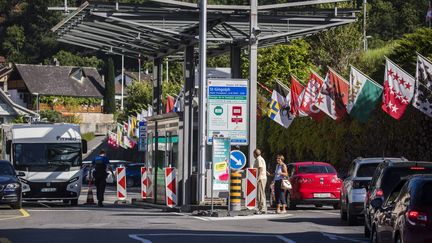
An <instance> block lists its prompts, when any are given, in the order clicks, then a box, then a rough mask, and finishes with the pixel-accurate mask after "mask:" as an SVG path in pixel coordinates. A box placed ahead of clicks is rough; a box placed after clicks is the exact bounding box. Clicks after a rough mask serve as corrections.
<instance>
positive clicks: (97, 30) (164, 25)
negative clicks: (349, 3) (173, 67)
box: [52, 0, 356, 59]
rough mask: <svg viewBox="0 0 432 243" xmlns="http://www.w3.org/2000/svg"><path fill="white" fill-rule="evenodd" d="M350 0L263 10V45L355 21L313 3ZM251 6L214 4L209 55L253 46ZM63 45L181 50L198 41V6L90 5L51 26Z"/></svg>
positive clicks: (157, 1) (140, 52) (152, 0)
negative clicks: (250, 22)
mask: <svg viewBox="0 0 432 243" xmlns="http://www.w3.org/2000/svg"><path fill="white" fill-rule="evenodd" d="M342 1H346V0H309V1H294V2H293V1H291V2H289V3H284V4H275V5H264V6H258V25H259V27H260V31H261V33H260V34H259V35H258V43H259V46H260V47H263V46H269V45H274V44H279V43H285V42H288V41H290V40H292V39H296V38H300V37H304V36H307V35H311V34H314V33H316V32H319V31H323V30H326V29H329V28H332V27H336V26H340V25H344V24H348V23H352V22H354V21H356V18H355V16H354V11H353V10H342V9H337V8H334V9H316V8H313V7H311V5H316V4H321V3H335V4H336V3H337V2H342ZM249 9H250V7H249V6H243V5H242V6H239V5H209V6H208V11H207V25H208V27H207V29H208V32H207V42H208V53H209V55H215V54H219V53H222V52H225V51H228V50H229V48H230V45H231V44H236V45H239V46H241V47H245V46H248V43H249V32H250V30H249V29H250V25H249V18H250V16H249ZM52 31H54V32H55V33H56V34H57V35H58V41H60V42H64V43H68V44H72V45H77V46H81V47H85V48H90V49H95V50H100V51H104V52H108V53H113V54H119V55H125V56H128V57H132V58H137V57H138V56H142V57H148V58H150V59H153V58H159V57H164V56H168V55H172V54H175V53H177V52H179V51H182V50H183V49H184V48H185V47H186V46H188V45H192V44H195V43H197V42H198V41H199V39H198V36H199V6H198V5H197V4H192V3H185V2H178V1H172V0H163V1H162V0H148V1H146V2H145V3H143V4H140V5H131V4H115V3H97V2H91V3H89V2H85V3H84V4H82V5H81V6H80V7H79V8H78V9H77V10H76V11H74V12H73V13H71V14H70V15H69V16H67V17H66V18H65V19H64V20H62V21H61V22H60V23H58V24H57V25H56V26H55V27H53V28H52Z"/></svg>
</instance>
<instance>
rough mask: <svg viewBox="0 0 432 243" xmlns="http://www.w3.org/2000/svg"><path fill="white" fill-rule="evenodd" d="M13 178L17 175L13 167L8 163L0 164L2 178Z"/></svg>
mask: <svg viewBox="0 0 432 243" xmlns="http://www.w3.org/2000/svg"><path fill="white" fill-rule="evenodd" d="M5 175H7V176H13V175H15V171H14V169H13V168H12V166H11V165H9V164H6V163H0V176H5Z"/></svg>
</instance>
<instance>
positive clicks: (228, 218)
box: [194, 214, 293, 221]
mask: <svg viewBox="0 0 432 243" xmlns="http://www.w3.org/2000/svg"><path fill="white" fill-rule="evenodd" d="M290 216H293V215H292V214H283V215H279V214H278V215H271V214H270V215H253V216H234V217H219V218H218V217H197V216H196V217H194V218H197V219H201V220H204V221H227V220H248V219H279V218H286V217H290Z"/></svg>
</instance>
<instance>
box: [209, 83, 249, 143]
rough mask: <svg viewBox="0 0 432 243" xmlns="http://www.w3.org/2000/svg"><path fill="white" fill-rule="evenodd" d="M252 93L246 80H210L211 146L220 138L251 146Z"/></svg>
mask: <svg viewBox="0 0 432 243" xmlns="http://www.w3.org/2000/svg"><path fill="white" fill-rule="evenodd" d="M248 92H249V91H248V81H247V80H244V79H208V90H207V94H208V102H207V110H208V112H207V144H212V141H213V137H215V136H216V137H226V138H230V139H231V144H232V145H248V131H249V125H248V122H247V121H248V114H249V112H248Z"/></svg>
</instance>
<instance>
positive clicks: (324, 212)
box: [309, 210, 339, 215]
mask: <svg viewBox="0 0 432 243" xmlns="http://www.w3.org/2000/svg"><path fill="white" fill-rule="evenodd" d="M309 212H314V213H323V214H328V215H339V213H333V212H326V211H319V210H310V211H309Z"/></svg>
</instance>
